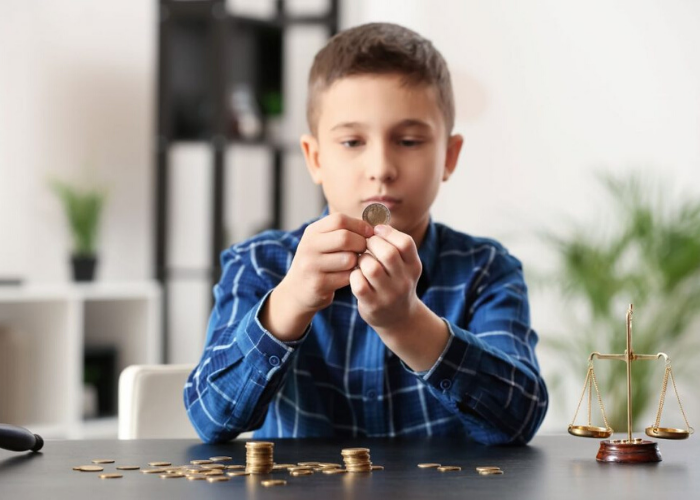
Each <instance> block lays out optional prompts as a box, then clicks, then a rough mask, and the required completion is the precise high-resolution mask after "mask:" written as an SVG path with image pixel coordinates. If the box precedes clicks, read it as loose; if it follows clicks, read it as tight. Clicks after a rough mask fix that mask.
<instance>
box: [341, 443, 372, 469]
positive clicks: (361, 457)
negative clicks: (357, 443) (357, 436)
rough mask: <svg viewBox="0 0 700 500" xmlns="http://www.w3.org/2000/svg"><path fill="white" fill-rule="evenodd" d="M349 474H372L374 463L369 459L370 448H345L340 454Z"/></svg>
mask: <svg viewBox="0 0 700 500" xmlns="http://www.w3.org/2000/svg"><path fill="white" fill-rule="evenodd" d="M340 454H341V455H342V456H343V462H345V469H346V470H347V471H348V472H371V471H372V461H371V460H370V458H369V448H345V449H344V450H343V451H341V452H340Z"/></svg>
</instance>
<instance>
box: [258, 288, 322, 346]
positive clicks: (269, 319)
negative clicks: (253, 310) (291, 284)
mask: <svg viewBox="0 0 700 500" xmlns="http://www.w3.org/2000/svg"><path fill="white" fill-rule="evenodd" d="M314 314H316V312H315V311H303V310H300V309H299V308H298V307H296V304H295V303H294V300H293V297H292V295H290V291H288V290H287V288H286V286H285V284H284V281H282V282H281V283H280V284H279V285H278V286H277V287H276V288H275V289H274V290H273V291H272V293H271V294H270V296H269V297H268V299H267V302H266V303H265V305H264V306H263V309H262V311H260V322H261V323H262V325H263V327H265V329H266V330H267V331H268V332H270V333H271V334H272V335H274V336H275V337H277V338H278V339H279V340H281V341H282V342H291V341H294V340H299V339H300V338H301V337H302V336H303V335H304V332H305V331H306V328H307V327H308V326H309V323H311V320H312V319H313V317H314Z"/></svg>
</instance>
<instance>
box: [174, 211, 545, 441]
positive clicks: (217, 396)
mask: <svg viewBox="0 0 700 500" xmlns="http://www.w3.org/2000/svg"><path fill="white" fill-rule="evenodd" d="M305 227H306V225H304V226H302V227H301V228H299V229H297V230H296V231H293V232H282V231H268V232H264V233H262V234H260V235H258V236H256V237H254V238H252V239H249V240H247V241H245V242H243V243H240V244H237V245H234V246H232V247H231V248H229V249H228V250H226V251H224V252H223V254H222V268H223V273H222V277H221V280H220V282H219V283H218V285H216V286H215V287H214V295H215V298H216V303H215V305H214V309H213V311H212V314H211V318H210V320H209V326H208V329H207V340H206V346H205V349H204V353H203V355H202V358H201V361H200V363H199V364H198V365H197V367H196V368H195V370H194V371H193V372H192V373H191V374H190V376H189V378H188V380H187V383H186V384H185V391H184V399H185V406H186V408H187V413H188V415H189V417H190V420H191V422H192V424H193V425H194V427H195V429H196V430H197V432H198V434H199V435H200V436H201V438H202V439H203V440H205V441H207V442H221V441H226V440H230V439H233V438H235V437H236V436H237V435H238V434H239V433H241V432H245V431H249V430H252V429H257V430H256V431H255V433H254V437H255V438H274V437H325V436H352V437H361V436H368V437H392V436H430V435H451V436H458V435H466V436H469V437H470V438H472V439H473V440H475V441H478V442H480V443H484V444H502V443H525V442H527V441H529V440H530V439H531V438H532V436H533V435H534V434H535V431H536V430H537V429H538V427H539V426H540V423H541V422H542V419H543V418H544V415H545V413H546V411H547V404H548V399H547V389H546V387H545V384H544V381H543V380H542V377H541V376H540V373H539V367H538V363H537V359H536V357H535V351H534V349H535V345H536V343H537V334H536V333H535V332H534V331H533V330H532V329H531V328H530V319H529V307H528V299H527V289H526V286H525V283H524V281H523V274H522V268H521V265H520V262H519V261H518V260H517V259H515V258H514V257H512V256H510V255H509V254H508V252H507V251H506V250H505V249H504V248H503V247H502V246H501V245H499V244H498V243H496V242H495V241H493V240H488V239H482V238H474V237H470V236H468V235H465V234H462V233H458V232H456V231H454V230H451V229H450V228H448V227H446V226H444V225H441V224H437V223H433V222H431V223H430V225H429V227H428V231H427V233H426V236H425V238H424V241H423V244H422V245H421V247H420V249H419V256H420V258H421V262H422V264H423V272H422V275H421V278H420V281H419V283H418V295H419V297H420V298H421V300H422V301H423V302H424V303H425V304H426V305H427V306H428V307H429V308H430V309H431V310H432V311H433V312H435V313H436V314H437V315H438V316H440V317H441V318H443V320H444V321H445V322H446V324H447V325H448V327H449V331H450V339H449V341H448V343H447V346H446V347H445V349H444V351H443V353H442V355H441V356H440V358H439V359H438V360H437V361H436V363H435V365H434V366H433V367H432V368H431V369H430V370H428V371H426V372H415V371H413V370H411V369H410V368H409V367H408V366H406V365H405V364H404V363H403V362H402V361H401V360H400V359H399V358H398V357H397V356H396V355H394V354H393V353H392V352H391V351H389V350H388V349H387V348H386V347H385V346H384V344H383V343H382V341H381V340H380V338H379V336H378V335H377V334H376V333H375V332H374V331H373V330H372V328H371V327H370V326H369V325H367V323H365V322H364V321H363V319H362V318H361V317H360V315H359V313H358V311H357V300H356V299H355V297H354V296H353V295H352V293H351V291H350V287H346V288H343V289H340V290H338V291H337V292H336V294H335V298H334V301H333V303H332V304H331V305H330V306H329V307H327V308H325V309H323V310H322V311H320V312H318V313H317V314H316V315H315V316H314V319H313V321H312V323H311V325H310V327H309V328H308V329H307V331H306V332H305V334H304V336H303V337H302V338H301V339H300V340H298V341H296V342H289V343H285V342H282V341H280V340H278V339H277V338H275V337H274V336H272V335H271V334H270V333H269V332H267V331H266V330H265V329H264V328H263V326H262V324H261V323H260V319H259V314H260V310H261V307H262V305H263V303H264V302H265V300H266V298H267V296H268V295H269V293H270V292H271V290H272V289H273V288H274V287H275V286H276V285H277V284H278V283H279V282H280V281H281V280H282V278H283V277H284V275H285V273H286V272H287V270H288V269H289V267H290V265H291V262H292V259H293V257H294V253H295V251H296V248H297V245H298V244H299V240H300V239H301V236H302V234H303V232H304V229H305Z"/></svg>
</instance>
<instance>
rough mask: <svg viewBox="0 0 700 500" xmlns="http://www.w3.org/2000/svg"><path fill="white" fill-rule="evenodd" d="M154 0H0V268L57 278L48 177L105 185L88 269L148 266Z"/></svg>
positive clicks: (61, 252)
mask: <svg viewBox="0 0 700 500" xmlns="http://www.w3.org/2000/svg"><path fill="white" fill-rule="evenodd" d="M155 5H156V4H155V2H153V1H144V0H121V1H119V2H93V1H90V0H26V1H25V0H4V1H3V15H2V16H0V85H1V87H0V276H2V275H18V276H20V277H23V278H25V279H26V280H28V281H33V282H46V281H64V280H66V279H68V276H69V274H68V273H69V267H68V264H67V259H68V252H69V246H70V241H69V239H68V231H67V226H66V221H65V219H64V216H63V213H62V211H61V207H60V205H59V203H58V201H57V200H56V199H55V197H54V196H53V195H52V194H51V193H50V192H49V190H48V189H47V179H49V178H52V177H57V178H61V179H69V180H73V179H76V180H81V181H83V182H86V183H98V184H102V185H106V186H107V187H108V189H109V200H108V205H107V209H106V212H105V214H104V226H103V230H102V237H101V242H102V245H101V248H102V251H101V263H100V269H99V271H98V272H99V277H100V278H102V279H107V280H134V279H143V278H146V277H150V276H151V261H152V252H151V250H150V249H151V247H152V244H151V240H152V236H151V233H152V222H151V212H152V206H151V200H152V198H151V192H152V184H151V178H152V170H153V168H152V164H153V161H152V155H151V148H152V140H151V137H152V136H153V131H154V121H153V120H154V111H155V107H154V101H153V97H154V90H155V88H154V86H155V80H154V76H155V42H156V39H155V33H156V31H155V28H156V17H155Z"/></svg>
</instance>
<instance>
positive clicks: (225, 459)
mask: <svg viewBox="0 0 700 500" xmlns="http://www.w3.org/2000/svg"><path fill="white" fill-rule="evenodd" d="M209 460H211V461H212V462H228V461H229V460H233V458H231V457H227V456H226V455H221V456H220V457H210V458H209Z"/></svg>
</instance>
